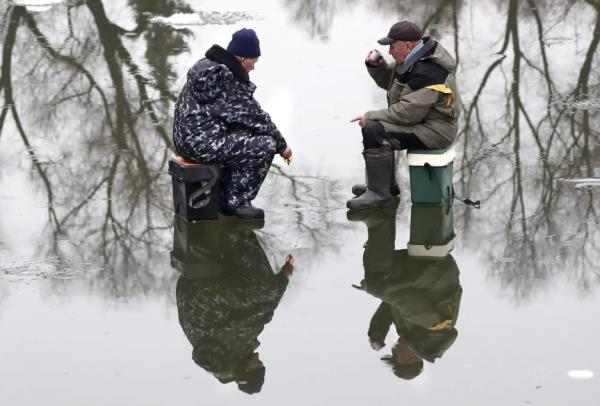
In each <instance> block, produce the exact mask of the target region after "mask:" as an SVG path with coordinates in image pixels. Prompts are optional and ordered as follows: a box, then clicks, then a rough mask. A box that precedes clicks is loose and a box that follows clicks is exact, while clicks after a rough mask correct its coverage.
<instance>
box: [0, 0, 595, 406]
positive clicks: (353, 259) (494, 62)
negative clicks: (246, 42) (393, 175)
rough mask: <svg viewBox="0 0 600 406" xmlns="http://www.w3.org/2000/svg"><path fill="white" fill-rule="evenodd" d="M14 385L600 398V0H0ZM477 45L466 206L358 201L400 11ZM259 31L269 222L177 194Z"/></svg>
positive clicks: (1, 139)
mask: <svg viewBox="0 0 600 406" xmlns="http://www.w3.org/2000/svg"><path fill="white" fill-rule="evenodd" d="M0 10H1V11H2V13H1V17H0V21H1V22H0V28H1V30H0V31H1V35H2V37H1V38H2V40H1V46H2V67H1V72H0V101H1V110H0V213H1V215H0V404H2V405H11V406H12V405H33V404H40V403H43V404H46V405H81V404H86V405H167V404H177V405H197V404H209V405H244V404H260V405H279V404H289V405H331V404H342V405H362V404H365V403H367V402H368V403H370V404H410V405H432V404H445V405H483V404H485V405H498V406H500V405H502V406H505V405H529V404H531V405H544V406H546V405H552V406H554V405H597V404H598V399H600V389H599V388H600V385H599V384H598V374H599V373H600V350H598V344H597V343H598V342H600V327H599V325H598V323H597V320H598V316H599V311H598V309H599V308H600V297H599V295H600V290H599V282H600V133H599V131H598V128H600V117H599V111H600V74H599V71H598V70H597V69H595V66H596V64H597V63H598V44H599V42H600V4H599V3H598V2H597V1H592V0H573V1H569V2H565V1H556V0H527V1H517V0H509V1H496V0H484V1H478V2H475V1H468V0H450V1H447V0H436V1H429V2H419V1H391V0H373V1H360V0H333V1H327V2H325V1H313V0H268V1H255V2H248V1H241V0H240V1H208V0H207V1H201V0H196V1H184V0H176V1H160V0H157V1H152V2H145V1H138V0H128V1H126V2H125V1H115V0H87V1H86V2H76V1H60V0H56V1H43V2H41V1H33V0H32V1H28V0H10V1H8V2H2V4H1V5H0ZM402 19H408V20H412V21H415V22H416V23H418V24H419V25H421V26H423V27H424V30H425V32H426V33H427V34H429V35H432V36H434V37H435V38H436V39H437V40H439V41H440V43H442V44H443V45H444V46H445V47H446V48H447V49H448V50H450V51H451V52H452V53H453V54H454V55H456V57H457V60H458V70H457V74H456V75H457V81H458V85H459V88H460V93H461V94H460V96H461V100H460V102H461V104H462V108H463V112H462V116H461V121H460V129H459V132H460V136H459V139H458V142H457V144H456V154H457V155H456V158H455V160H454V163H453V169H454V179H453V183H454V188H455V191H456V194H457V195H458V196H460V197H461V200H462V199H465V198H470V199H471V200H480V201H481V208H480V209H475V208H473V207H468V206H465V205H464V204H463V203H461V202H460V201H458V200H457V201H455V204H454V205H453V206H448V205H442V206H431V205H430V206H420V205H413V204H411V189H410V182H409V169H408V166H407V160H406V156H405V154H404V153H398V154H397V166H398V178H399V184H400V189H401V195H400V199H399V202H398V204H397V207H396V206H395V207H393V208H391V209H386V210H380V211H378V212H376V213H371V214H355V213H354V214H352V213H347V211H346V207H345V202H346V199H348V198H350V196H351V194H350V189H351V186H352V185H353V184H354V183H356V182H358V181H361V180H362V178H363V176H364V168H363V160H362V156H361V154H360V152H361V149H362V144H361V136H360V128H359V127H358V126H357V125H356V123H350V119H352V118H353V117H355V116H357V115H360V114H362V113H364V112H365V111H368V110H372V109H375V108H381V107H383V106H385V103H386V100H385V93H384V92H383V91H382V90H381V89H378V88H377V87H376V86H375V84H374V83H373V82H372V81H371V79H370V78H369V76H368V74H367V72H366V69H365V67H364V62H363V60H364V56H365V54H366V53H367V52H368V50H370V49H372V48H378V49H379V50H380V51H381V52H382V53H383V54H384V55H386V57H387V58H389V55H387V49H386V48H385V47H382V46H379V45H378V44H377V43H376V40H377V39H379V38H381V37H382V36H384V35H386V33H387V31H388V29H389V27H390V25H391V24H393V23H394V22H396V21H399V20H402ZM242 27H252V28H254V29H255V30H256V32H257V33H258V35H259V37H260V40H261V43H260V44H261V50H262V56H261V58H260V61H259V62H258V63H257V65H256V70H254V71H253V72H252V73H251V79H252V81H253V82H254V83H255V84H256V85H257V86H258V90H257V92H256V98H257V99H258V100H259V102H260V103H261V105H262V107H263V108H264V109H265V110H266V111H268V112H269V113H270V114H271V117H272V119H273V121H274V122H275V123H276V124H277V126H278V127H279V129H280V130H281V132H282V133H283V134H284V136H285V137H286V139H287V141H288V143H289V145H290V146H291V148H292V149H293V152H294V161H293V163H292V164H291V165H290V166H287V165H285V163H284V162H283V161H282V160H281V159H280V158H279V157H278V156H276V157H275V160H274V163H273V166H272V168H271V171H270V173H269V174H268V176H267V179H266V181H265V183H264V185H263V187H262V188H261V191H260V193H259V195H258V198H257V199H256V200H255V203H256V205H257V206H259V207H262V208H264V209H265V212H266V222H265V224H264V227H257V226H252V225H251V224H243V223H239V222H235V221H232V220H230V219H228V218H224V217H221V218H220V219H218V220H216V221H203V222H197V223H188V222H185V221H183V220H182V219H181V218H179V217H175V216H174V214H173V209H172V191H171V178H170V176H169V174H168V173H167V166H168V161H169V158H170V157H171V156H172V154H173V146H172V139H171V137H172V124H173V109H174V102H175V100H176V98H177V95H178V93H179V91H180V89H181V87H182V85H183V83H185V79H186V73H187V70H188V69H189V68H190V67H191V66H192V65H193V64H194V62H195V61H197V60H198V59H199V58H201V57H203V55H204V52H205V51H206V50H207V49H208V48H209V47H210V46H211V45H213V44H215V43H216V44H220V45H223V46H225V45H227V43H228V42H229V39H230V37H231V34H232V32H234V31H235V30H237V29H239V28H242Z"/></svg>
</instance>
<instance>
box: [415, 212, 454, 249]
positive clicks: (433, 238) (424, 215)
mask: <svg viewBox="0 0 600 406" xmlns="http://www.w3.org/2000/svg"><path fill="white" fill-rule="evenodd" d="M407 248H408V255H409V256H412V257H430V258H444V257H446V256H447V255H448V254H449V253H450V251H452V249H453V248H454V216H453V212H452V205H451V204H442V205H439V204H435V205H433V204H413V205H412V207H411V209H410V240H409V241H408V247H407Z"/></svg>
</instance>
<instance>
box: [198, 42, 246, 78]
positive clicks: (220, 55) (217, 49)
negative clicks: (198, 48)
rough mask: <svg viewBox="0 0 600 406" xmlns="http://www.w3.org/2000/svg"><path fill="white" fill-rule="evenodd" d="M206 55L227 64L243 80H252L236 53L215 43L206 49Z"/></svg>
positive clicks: (212, 59) (234, 74)
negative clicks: (231, 52) (233, 53)
mask: <svg viewBox="0 0 600 406" xmlns="http://www.w3.org/2000/svg"><path fill="white" fill-rule="evenodd" d="M205 56H206V57H207V58H208V59H210V60H211V61H215V62H217V63H221V64H223V65H225V66H227V67H228V68H229V70H230V71H231V72H232V73H233V76H235V77H236V78H237V79H238V80H240V81H241V82H250V76H249V75H248V72H246V70H245V69H244V67H243V66H242V64H241V63H240V61H239V60H238V59H237V58H236V57H235V56H234V55H232V54H230V53H229V52H227V50H226V49H225V48H223V47H221V46H219V45H216V44H215V45H213V46H212V47H210V48H209V49H208V51H206V54H205Z"/></svg>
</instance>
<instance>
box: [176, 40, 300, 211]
mask: <svg viewBox="0 0 600 406" xmlns="http://www.w3.org/2000/svg"><path fill="white" fill-rule="evenodd" d="M205 56H206V57H205V58H202V59H200V60H199V61H198V62H196V63H195V64H194V66H193V67H192V68H191V69H190V70H189V72H188V74H187V82H186V83H185V85H184V86H183V89H182V90H181V93H180V94H179V97H178V99H177V103H176V106H175V121H174V124H173V142H174V145H175V150H176V151H177V153H178V154H179V155H181V156H182V157H184V158H185V159H188V160H191V161H196V162H201V163H205V164H219V165H221V166H222V177H221V190H222V196H221V211H222V212H223V213H224V214H228V215H235V216H237V217H240V218H244V219H262V218H264V212H263V211H262V210H261V209H259V208H256V207H254V206H252V205H251V201H252V200H253V199H254V198H255V197H256V195H257V193H258V190H259V189H260V186H261V184H262V182H263V180H264V179H265V176H266V175H267V172H268V171H269V167H270V166H271V162H272V160H273V157H274V155H275V154H276V153H278V154H280V155H281V156H282V157H283V158H285V159H288V158H290V157H291V154H292V151H291V149H290V148H289V147H288V146H287V143H286V141H285V139H284V138H283V136H282V135H281V133H280V132H279V130H278V129H277V127H276V126H275V124H273V122H272V121H271V118H270V116H269V114H267V113H266V112H265V111H264V110H263V109H262V108H261V107H260V105H259V104H258V102H257V101H256V99H255V98H254V91H255V89H256V86H255V85H254V83H252V82H251V81H250V77H249V72H250V71H251V70H253V69H254V64H255V63H256V62H257V61H258V57H259V56H260V47H259V41H258V38H257V37H256V34H255V32H254V31H253V30H251V29H246V28H244V29H241V30H239V31H237V32H235V33H234V34H233V36H232V40H231V42H230V43H229V45H228V47H227V49H224V48H222V47H220V46H219V45H213V46H212V47H211V48H210V49H209V50H208V51H207V52H206V55H205Z"/></svg>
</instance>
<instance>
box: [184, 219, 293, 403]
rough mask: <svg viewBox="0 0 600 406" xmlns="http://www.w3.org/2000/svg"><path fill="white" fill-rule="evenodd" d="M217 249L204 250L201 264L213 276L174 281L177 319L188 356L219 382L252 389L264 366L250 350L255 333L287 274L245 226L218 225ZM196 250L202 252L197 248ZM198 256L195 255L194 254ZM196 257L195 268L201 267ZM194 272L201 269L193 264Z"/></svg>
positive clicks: (288, 268)
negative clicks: (275, 270)
mask: <svg viewBox="0 0 600 406" xmlns="http://www.w3.org/2000/svg"><path fill="white" fill-rule="evenodd" d="M214 238H219V245H220V249H219V250H218V252H206V255H207V257H208V258H206V260H205V262H206V264H209V265H207V266H210V267H211V268H212V269H211V271H213V270H214V269H218V270H219V273H218V275H216V276H215V275H214V272H209V273H208V274H212V275H213V276H209V277H196V278H193V277H194V275H188V277H185V276H181V277H180V279H179V281H178V282H177V308H178V310H179V322H180V324H181V326H182V328H183V331H184V332H185V335H186V336H187V338H188V339H189V340H190V343H191V344H192V345H193V347H194V350H193V353H192V357H193V359H194V361H195V362H196V363H197V364H198V365H199V366H201V367H202V368H204V369H206V370H207V371H209V372H211V373H212V374H213V375H214V376H215V377H216V378H217V379H218V380H219V381H220V382H221V383H229V382H232V381H235V382H236V383H237V384H238V387H239V389H240V390H242V391H244V392H246V393H256V392H258V391H260V390H261V387H262V384H263V382H264V374H265V367H264V366H263V364H262V362H261V360H260V359H259V356H258V353H256V352H255V350H256V349H257V348H258V346H259V345H260V343H259V341H258V339H257V337H258V335H259V334H260V333H261V331H262V330H263V328H264V326H265V324H267V323H268V322H270V321H271V318H272V317H273V313H274V311H275V308H276V307H277V305H278V304H279V301H280V300H281V297H282V296H283V293H284V292H285V290H286V288H287V284H288V279H289V278H290V276H291V274H292V270H293V267H292V265H291V264H290V263H286V264H285V265H284V266H283V267H282V268H281V271H280V272H279V273H277V274H274V273H273V271H272V270H271V266H270V264H269V261H268V260H267V257H266V256H265V253H264V251H263V249H262V247H261V245H260V243H259V241H258V240H257V238H256V235H255V234H254V232H253V231H251V230H246V231H242V230H239V229H237V230H236V229H231V228H228V229H224V230H223V231H222V232H221V233H220V235H217V236H215V237H214ZM196 248H197V249H196V251H198V252H201V251H202V252H203V250H202V247H196ZM197 260H199V258H197ZM200 264H201V262H199V265H198V267H199V268H201V267H202V265H200ZM197 274H198V275H203V274H207V273H206V272H203V270H202V269H198V273H197Z"/></svg>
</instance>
